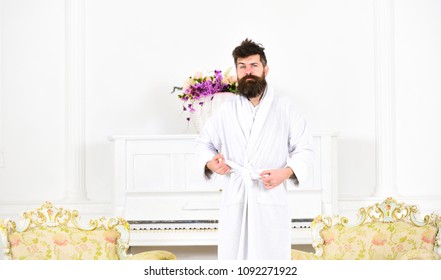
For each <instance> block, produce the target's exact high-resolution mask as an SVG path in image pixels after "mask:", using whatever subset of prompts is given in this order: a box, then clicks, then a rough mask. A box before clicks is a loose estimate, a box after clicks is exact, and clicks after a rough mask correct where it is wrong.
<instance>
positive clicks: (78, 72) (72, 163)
mask: <svg viewBox="0 0 441 280" xmlns="http://www.w3.org/2000/svg"><path fill="white" fill-rule="evenodd" d="M65 3H66V8H65V9H66V11H65V12H66V197H65V200H67V201H78V200H87V195H86V186H85V182H86V179H85V146H86V140H85V0H66V2H65Z"/></svg>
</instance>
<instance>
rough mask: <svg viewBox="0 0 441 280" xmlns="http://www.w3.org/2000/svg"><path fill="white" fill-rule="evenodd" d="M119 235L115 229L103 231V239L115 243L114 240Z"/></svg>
mask: <svg viewBox="0 0 441 280" xmlns="http://www.w3.org/2000/svg"><path fill="white" fill-rule="evenodd" d="M119 237H120V233H119V232H117V231H110V230H108V231H105V232H104V240H106V241H107V242H110V243H114V244H115V243H116V240H118V238H119Z"/></svg>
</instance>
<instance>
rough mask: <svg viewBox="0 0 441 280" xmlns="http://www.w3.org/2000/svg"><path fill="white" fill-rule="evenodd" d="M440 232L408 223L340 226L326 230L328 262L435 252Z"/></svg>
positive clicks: (325, 245) (435, 228)
mask: <svg viewBox="0 0 441 280" xmlns="http://www.w3.org/2000/svg"><path fill="white" fill-rule="evenodd" d="M437 232H438V228H437V227H434V226H431V225H426V226H422V227H417V226H415V225H412V224H409V223H406V222H394V223H383V222H371V223H366V224H363V225H360V226H355V227H348V226H343V225H341V224H338V225H336V226H334V227H332V228H329V229H326V230H322V231H321V233H320V235H321V237H322V238H323V240H324V245H323V254H322V257H323V258H324V259H347V260H368V259H371V260H378V259H380V260H381V259H400V258H401V257H402V256H403V255H404V254H405V253H407V252H411V251H413V250H420V249H421V250H428V251H433V249H434V244H435V237H436V234H437Z"/></svg>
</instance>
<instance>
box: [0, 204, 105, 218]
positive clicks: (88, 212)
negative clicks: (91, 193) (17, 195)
mask: <svg viewBox="0 0 441 280" xmlns="http://www.w3.org/2000/svg"><path fill="white" fill-rule="evenodd" d="M51 202H52V204H53V205H55V206H56V207H62V208H65V209H69V210H78V211H79V214H80V218H87V217H89V216H98V217H102V216H105V217H108V216H110V215H112V214H113V204H112V203H111V202H110V201H93V202H92V201H65V200H61V201H60V200H55V201H51ZM43 203H44V201H35V200H31V201H22V200H16V201H8V202H0V219H6V218H7V219H17V218H19V217H20V216H21V213H22V212H24V211H28V210H32V209H36V208H38V207H40V206H41V205H42V204H43Z"/></svg>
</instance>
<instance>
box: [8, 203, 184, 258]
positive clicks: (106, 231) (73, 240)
mask: <svg viewBox="0 0 441 280" xmlns="http://www.w3.org/2000/svg"><path fill="white" fill-rule="evenodd" d="M78 216H79V215H78V212H76V211H72V212H71V211H68V210H64V209H62V208H56V207H54V206H52V204H51V203H50V202H46V203H45V204H43V206H42V207H40V208H38V209H37V210H34V211H30V212H25V213H23V218H24V219H23V220H21V221H20V223H19V224H18V226H17V224H16V223H15V222H14V221H11V220H6V221H0V237H1V239H0V240H1V243H2V244H4V245H3V246H4V254H5V256H6V258H8V259H15V260H121V259H127V260H134V259H138V260H152V259H156V260H167V259H176V256H175V255H174V254H172V253H170V252H167V251H150V252H143V253H140V254H136V255H127V253H126V252H127V249H128V248H129V246H128V242H129V234H130V230H129V225H128V223H127V221H125V220H124V219H122V218H112V219H109V220H107V219H105V218H101V219H99V220H91V221H89V224H88V225H81V224H80V223H79V219H78Z"/></svg>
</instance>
